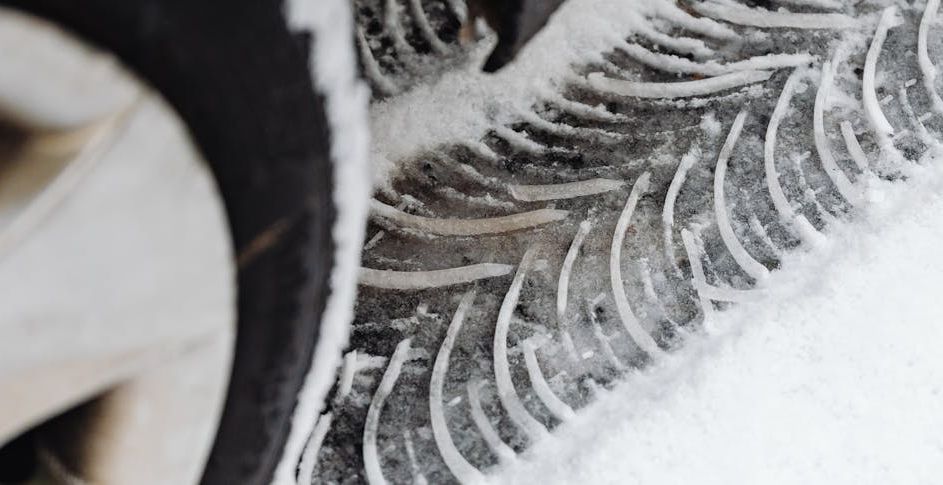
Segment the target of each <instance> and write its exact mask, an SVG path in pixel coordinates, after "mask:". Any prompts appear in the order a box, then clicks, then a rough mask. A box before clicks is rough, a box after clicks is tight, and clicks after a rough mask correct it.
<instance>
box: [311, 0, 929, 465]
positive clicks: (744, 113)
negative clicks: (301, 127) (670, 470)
mask: <svg viewBox="0 0 943 485" xmlns="http://www.w3.org/2000/svg"><path fill="white" fill-rule="evenodd" d="M357 3H358V5H361V6H366V8H363V9H362V10H361V14H362V17H361V21H366V22H372V25H373V27H371V26H370V25H371V24H370V23H368V24H366V25H362V26H361V31H362V32H365V33H366V35H365V36H363V37H364V39H366V41H364V39H361V53H362V57H363V59H362V62H363V63H364V68H363V70H364V72H365V73H366V76H367V77H368V78H369V79H370V81H371V83H372V84H373V85H374V86H379V87H381V90H382V88H384V86H385V87H386V89H385V91H386V92H385V93H384V95H385V96H384V97H382V98H381V99H379V100H378V101H376V103H375V105H374V109H373V111H372V114H373V115H374V117H375V118H374V119H373V122H374V129H375V135H376V138H375V140H374V152H375V155H376V157H377V159H378V160H380V161H381V163H386V164H388V165H385V166H388V167H389V177H388V178H387V180H386V181H385V182H386V183H385V184H384V185H383V186H382V187H381V190H380V191H379V192H378V193H377V194H376V195H375V201H374V202H373V206H372V217H371V225H370V227H369V229H368V241H369V242H368V243H367V246H366V248H365V252H364V259H363V263H362V264H363V266H364V267H365V268H369V269H366V270H364V272H363V273H362V280H361V282H362V288H361V292H360V296H359V297H358V307H357V315H356V320H355V324H354V328H353V334H352V338H351V347H352V348H351V349H350V351H349V353H348V354H346V356H345V360H344V367H343V368H342V370H341V372H340V374H339V376H338V383H337V386H336V388H335V392H334V393H333V395H332V399H331V405H330V406H329V408H328V410H327V411H328V412H327V413H325V414H324V415H323V416H322V418H321V420H320V421H319V426H318V429H319V432H318V433H317V437H318V440H317V441H316V442H315V446H314V447H313V449H311V451H310V460H309V466H308V467H307V470H313V471H314V474H313V476H314V482H315V483H334V482H343V481H347V480H350V477H354V476H355V477H357V480H359V481H367V482H370V483H382V482H383V481H384V480H385V481H389V482H392V483H424V482H427V481H428V482H430V483H451V482H453V481H457V482H461V483H475V482H479V481H481V480H482V479H483V478H484V477H485V475H486V474H487V473H489V472H490V471H491V470H494V469H496V468H497V467H499V466H500V465H511V464H513V463H515V462H516V461H518V460H526V459H527V454H526V453H524V452H525V450H527V449H529V448H531V446H532V445H533V444H535V443H538V442H541V441H552V440H548V439H547V437H548V436H549V434H550V432H552V431H553V430H554V428H556V427H557V426H558V425H560V424H561V423H564V422H566V421H568V420H570V419H571V418H572V417H573V416H574V414H575V413H578V412H579V410H580V408H582V407H584V406H586V405H587V404H588V403H590V402H592V401H593V400H594V399H595V396H597V395H600V394H605V393H606V390H607V388H609V387H611V386H612V385H614V384H615V383H618V382H621V381H623V380H624V379H625V378H626V376H629V375H631V374H633V373H635V372H636V371H638V370H639V369H644V368H647V367H648V366H649V364H650V363H652V362H658V361H664V360H665V359H666V356H667V355H668V354H671V353H672V352H673V351H674V350H675V349H677V348H678V347H679V346H682V345H684V344H685V343H686V342H691V341H692V340H696V339H703V338H707V337H708V336H709V335H710V334H711V333H712V332H713V331H714V330H715V329H714V328H712V327H711V323H712V322H713V321H714V320H713V316H714V315H716V314H717V313H718V312H721V311H723V310H724V309H725V308H729V307H730V306H732V305H736V304H737V303H738V302H742V301H751V300H753V299H755V298H759V297H761V296H762V295H763V293H764V291H763V286H764V285H765V284H767V281H768V279H769V278H768V275H769V273H770V272H773V271H775V270H776V269H777V268H779V267H780V266H781V265H782V264H786V263H785V262H787V261H788V260H789V254H790V252H792V251H793V250H795V249H796V248H800V247H811V246H814V245H816V244H818V243H820V242H821V241H823V240H825V238H827V237H828V233H829V230H830V228H832V227H834V225H835V224H836V223H837V222H840V221H842V220H848V219H850V218H853V217H856V215H857V214H859V213H861V212H863V210H864V209H863V208H864V207H865V205H866V204H868V202H869V201H868V198H867V194H868V186H869V184H872V183H881V182H880V181H884V180H893V179H898V178H902V177H905V176H906V175H905V173H906V170H904V169H903V168H902V167H904V166H906V165H907V164H909V163H915V162H917V163H919V161H920V160H924V161H925V160H930V159H932V157H933V156H934V155H936V156H937V157H938V156H939V154H940V146H941V145H940V143H941V140H943V102H940V94H941V92H943V86H941V82H940V77H939V76H936V77H934V69H933V66H932V64H930V63H932V62H936V63H939V61H940V60H941V56H943V35H941V26H940V24H939V22H938V21H935V20H934V16H936V15H937V11H938V10H939V6H940V3H939V1H935V0H930V1H928V2H925V3H924V2H917V3H914V4H907V5H904V4H902V3H900V2H898V3H897V4H895V5H890V3H891V2H879V3H881V4H882V5H880V6H878V5H875V4H853V3H851V2H835V1H831V0H782V1H774V2H771V4H770V6H769V8H768V9H764V8H759V7H756V6H755V5H747V4H742V5H741V4H735V3H733V2H721V1H717V2H714V1H708V2H701V1H697V0H693V1H688V2H680V3H676V2H673V1H670V0H658V1H653V2H630V1H623V2H620V1H612V2H604V1H594V0H571V2H569V4H567V5H564V7H563V8H562V9H561V11H560V13H559V14H558V16H559V17H560V19H559V22H557V24H556V25H553V24H551V26H550V27H549V31H548V32H545V34H546V36H545V38H544V39H537V45H536V46H535V47H534V50H532V51H530V52H528V51H525V52H523V53H522V55H523V56H524V58H523V59H521V63H522V64H523V66H524V67H523V68H521V67H520V66H517V67H515V66H511V69H510V71H511V72H505V73H502V74H501V75H499V77H498V78H496V80H495V81H490V80H489V79H488V78H483V77H481V76H479V75H478V74H477V73H476V72H474V66H472V67H469V66H465V67H463V68H461V69H458V72H448V73H447V74H446V75H445V76H444V77H440V78H438V79H437V80H434V81H433V82H431V83H429V84H425V85H422V86H421V87H420V88H418V89H414V90H413V92H408V91H409V89H411V87H412V86H413V84H411V83H410V82H401V81H400V80H402V79H409V77H410V76H409V73H411V72H412V73H421V72H425V71H428V70H429V69H430V66H431V64H430V63H429V62H428V57H427V56H426V57H423V55H420V56H418V57H419V58H420V59H418V60H415V59H417V52H420V50H421V49H417V48H414V47H410V45H409V44H410V43H411V42H410V39H419V40H420V41H422V38H421V36H420V34H421V35H425V36H428V33H423V29H418V28H416V27H414V26H416V25H420V26H421V25H422V22H425V20H424V19H423V18H422V17H416V16H415V14H414V13H413V12H415V11H416V9H415V7H414V6H415V5H416V4H419V5H421V6H422V7H423V8H425V9H426V17H429V18H433V25H437V24H436V23H435V19H437V18H439V19H443V18H447V15H450V14H448V12H454V11H460V9H453V10H449V8H451V6H452V5H453V4H455V3H456V2H451V1H441V2H434V1H431V0H429V1H422V2H413V1H408V0H389V1H386V0H384V1H378V0H358V2H357ZM764 3H769V2H764ZM885 3H886V4H887V8H886V9H885V7H884V5H883V4H885ZM407 7H408V8H407ZM384 8H385V9H386V10H387V11H389V12H393V14H391V15H387V16H386V17H385V18H386V19H387V20H385V21H384V20H383V19H384V14H383V13H382V12H383V9H384ZM780 8H782V10H779V9H780ZM377 12H380V13H379V14H378V13H377ZM435 12H440V13H438V14H437V13H435ZM441 12H446V14H447V15H445V16H443V14H441ZM367 14H370V15H367ZM410 16H412V17H413V18H412V19H411V18H409V17H410ZM377 18H379V19H380V20H377ZM417 18H418V21H417V20H416V19H417ZM898 20H899V22H898ZM381 27H382V28H381ZM426 30H428V29H426ZM885 35H886V39H885V38H884V37H885ZM594 36H595V38H594ZM444 38H445V34H443V39H444ZM404 40H405V42H404ZM422 42H427V41H422ZM541 42H548V43H549V44H547V45H545V46H541V45H540V44H541ZM365 47H366V48H365ZM450 48H453V47H450ZM597 48H598V50H596V49H597ZM472 50H474V49H472ZM420 54H421V53H420ZM466 54H467V52H463V53H462V54H457V55H456V58H459V57H461V56H462V55H466ZM577 54H578V55H579V56H582V57H579V56H577ZM528 55H533V56H538V57H540V56H544V57H542V58H538V59H535V60H533V61H531V60H529V59H528V58H527V56H528ZM557 58H562V59H564V61H565V62H570V61H571V60H574V62H573V63H571V64H569V65H566V66H563V67H564V68H563V69H561V68H560V66H559V64H560V62H558V61H557ZM411 59H413V61H411ZM411 62H412V63H414V65H411V64H410V63H411ZM459 64H461V61H459ZM479 65H480V64H479ZM463 69H464V70H463ZM542 76H547V77H548V78H549V79H544V78H543V77H542ZM403 86H405V87H403ZM534 86H536V87H534ZM532 87H533V89H532ZM456 106H461V107H462V109H463V110H464V111H462V110H458V109H455V107H456ZM381 166H383V165H381ZM417 403H421V405H417ZM304 483H307V482H304Z"/></svg>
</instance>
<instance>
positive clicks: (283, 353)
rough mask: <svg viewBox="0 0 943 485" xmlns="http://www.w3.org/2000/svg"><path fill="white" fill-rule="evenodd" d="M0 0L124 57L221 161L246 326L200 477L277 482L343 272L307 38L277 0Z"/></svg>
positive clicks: (241, 483) (242, 484)
mask: <svg viewBox="0 0 943 485" xmlns="http://www.w3.org/2000/svg"><path fill="white" fill-rule="evenodd" d="M0 5H6V6H10V7H13V8H17V9H20V10H22V11H25V12H28V13H31V14H34V15H37V16H39V17H42V18H45V19H48V20H51V21H53V22H55V23H57V24H59V25H61V26H62V27H64V28H66V29H67V30H70V31H72V32H74V33H76V34H78V35H79V36H80V37H82V38H84V39H86V40H88V41H89V42H91V43H92V44H95V45H98V46H99V47H101V48H103V49H104V50H106V51H110V52H113V53H114V54H116V55H117V56H118V57H119V58H120V59H121V60H122V61H123V62H124V63H125V64H126V65H127V66H129V67H130V68H131V69H132V70H133V71H135V72H136V73H137V74H138V75H140V76H141V77H142V78H143V79H144V80H145V81H146V82H147V83H149V84H150V85H151V86H153V87H154V88H155V89H156V90H157V91H159V92H160V93H161V94H162V95H163V96H164V97H165V98H166V99H167V100H168V101H169V102H170V104H171V105H172V106H173V107H174V108H175V109H176V111H177V112H178V113H179V114H180V116H181V117H182V119H183V120H184V121H185V123H186V124H187V126H188V127H189V130H190V132H191V134H192V136H193V138H194V139H195V141H196V143H197V145H198V146H199V148H200V150H201V151H202V153H203V155H204V156H205V158H206V159H207V160H208V162H209V164H210V165H211V167H212V170H213V173H214V174H215V177H216V180H217V182H218V184H219V188H220V190H221V192H222V195H223V198H224V199H225V204H226V210H227V213H228V216H229V222H230V226H231V229H232V238H233V245H234V248H235V251H236V254H237V255H238V265H239V273H238V274H239V276H238V283H239V309H238V311H239V323H238V336H237V343H236V358H235V364H234V368H233V374H232V381H231V383H230V388H229V393H228V396H227V402H226V408H225V411H224V414H223V418H222V423H221V426H220V430H219V434H218V436H217V441H216V444H215V446H214V449H213V451H212V455H211V457H210V461H209V464H208V465H207V468H206V472H205V475H204V477H203V481H202V483H203V484H204V485H262V484H267V483H269V481H270V480H271V477H272V475H273V472H274V470H275V467H276V466H277V464H278V462H279V459H280V455H281V452H282V449H283V445H284V442H285V440H286V438H287V436H288V431H289V426H290V418H291V415H292V412H293V410H294V407H295V404H296V398H297V393H298V390H299V389H300V387H301V384H302V382H303V379H304V377H305V375H306V374H307V372H308V370H309V366H310V363H311V357H312V353H313V351H314V346H315V344H316V343H317V340H318V336H319V330H320V325H319V324H320V318H321V315H322V314H323V311H324V307H325V302H326V301H327V298H328V294H329V287H328V277H329V275H330V270H331V268H332V266H333V254H334V246H333V242H332V239H331V231H330V228H331V227H332V225H333V222H334V219H335V217H336V215H335V208H334V204H333V201H332V199H331V187H332V183H333V182H332V169H331V166H332V162H331V160H330V158H329V154H328V151H329V146H330V132H329V127H328V123H327V120H326V118H325V113H324V99H323V98H322V97H321V96H320V95H319V94H318V93H317V92H316V89H315V87H314V85H313V81H312V77H311V72H310V71H309V68H308V66H309V54H310V52H309V51H310V47H311V44H310V39H309V38H307V36H306V35H299V34H296V33H293V32H290V31H289V30H288V28H287V26H286V24H285V18H284V12H283V5H282V1H281V0H229V1H227V2H214V1H209V0H85V1H82V2H75V1H74V0H0ZM24 48H28V46H24ZM168 304H173V302H168ZM181 399H186V396H181Z"/></svg>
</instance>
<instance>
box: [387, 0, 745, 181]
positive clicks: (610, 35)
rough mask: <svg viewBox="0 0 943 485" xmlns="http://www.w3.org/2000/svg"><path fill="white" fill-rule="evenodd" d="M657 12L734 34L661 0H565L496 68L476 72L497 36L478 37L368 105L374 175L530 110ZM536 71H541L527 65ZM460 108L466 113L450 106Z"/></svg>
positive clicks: (701, 28)
mask: <svg viewBox="0 0 943 485" xmlns="http://www.w3.org/2000/svg"><path fill="white" fill-rule="evenodd" d="M656 14H657V15H659V16H662V17H664V18H671V19H676V20H678V21H679V22H684V23H685V24H691V25H693V26H694V28H696V29H697V30H698V31H706V32H709V33H711V34H714V35H718V36H727V37H729V36H731V35H735V34H732V32H730V31H729V30H728V29H725V28H724V27H722V26H720V25H719V24H716V23H715V22H713V21H711V20H709V19H703V18H701V19H695V18H693V17H691V16H690V15H689V14H687V13H685V12H684V11H682V10H680V9H678V8H677V7H676V6H674V5H672V4H670V3H669V2H665V1H663V0H633V1H632V2H613V1H611V0H570V1H568V2H566V3H565V4H563V5H562V6H561V7H560V9H559V11H558V12H557V13H556V14H555V15H554V16H553V17H552V18H551V19H550V21H549V22H548V24H547V26H546V27H545V28H544V29H543V30H542V31H541V32H540V33H539V34H537V36H535V37H534V39H533V40H532V41H531V42H530V43H529V44H528V45H527V47H525V48H524V51H523V52H521V53H520V54H519V56H518V58H517V60H516V61H515V62H514V63H512V64H511V65H509V66H507V67H505V68H504V69H502V70H501V71H500V72H498V73H496V74H486V73H482V72H481V65H482V64H483V62H484V59H485V57H486V56H487V55H488V54H489V53H490V52H491V49H492V48H493V47H494V46H493V41H494V39H491V40H490V41H486V42H481V43H479V45H478V46H476V47H475V49H474V52H472V53H471V54H470V58H469V59H468V62H467V63H466V64H465V65H464V66H459V67H457V68H455V69H451V70H450V71H449V72H448V73H446V74H444V75H443V76H442V77H441V78H439V79H438V80H436V81H435V82H431V83H423V84H422V85H418V86H416V87H415V88H414V89H412V90H411V91H409V92H406V93H404V94H401V95H398V96H396V97H394V98H391V99H389V100H386V101H382V102H379V103H374V104H373V105H372V106H371V107H370V119H371V132H372V135H373V140H372V141H373V145H372V149H371V158H372V160H373V163H374V167H375V174H374V180H375V181H376V183H377V184H379V185H386V184H388V183H389V181H390V180H392V178H393V176H394V175H395V174H396V173H397V166H396V164H395V161H396V160H401V159H404V158H406V157H407V156H408V155H411V154H414V153H417V152H422V150H423V149H430V148H433V147H436V146H440V145H443V144H448V143H453V142H457V143H461V142H465V141H467V140H475V139H478V138H480V137H481V136H482V135H484V134H485V133H487V132H488V130H491V129H494V128H495V127H498V126H502V125H504V124H505V123H506V122H507V121H509V119H508V118H507V116H509V115H506V114H505V115H501V114H499V113H520V112H527V111H530V109H531V107H532V106H533V104H534V102H535V101H537V100H538V99H540V98H541V97H554V96H555V94H554V93H555V92H556V91H557V90H556V89H555V88H556V87H559V86H560V85H561V84H563V82H565V81H567V80H572V78H573V77H574V75H575V74H574V72H573V66H574V65H577V64H584V63H586V62H587V61H593V60H601V59H602V58H601V55H600V53H601V52H605V51H606V50H608V49H609V48H610V47H611V46H612V45H615V44H616V43H618V42H621V40H622V39H624V38H626V37H627V36H628V35H630V34H631V33H632V32H634V31H635V30H636V29H635V27H633V26H637V25H646V24H647V20H646V18H647V17H651V16H654V15H656ZM535 72H539V73H541V75H540V76H534V75H533V74H532V73H535ZM455 113H464V114H466V115H464V116H450V114H455Z"/></svg>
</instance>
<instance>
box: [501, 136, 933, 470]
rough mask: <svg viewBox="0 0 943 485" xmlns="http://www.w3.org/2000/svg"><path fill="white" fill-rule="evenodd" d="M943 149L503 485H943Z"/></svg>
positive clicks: (557, 435) (578, 421)
mask: <svg viewBox="0 0 943 485" xmlns="http://www.w3.org/2000/svg"><path fill="white" fill-rule="evenodd" d="M940 165H943V156H941V154H940V153H936V154H931V155H928V156H925V157H924V158H923V160H922V165H920V166H916V165H915V166H912V167H910V168H908V169H907V172H908V176H909V177H908V178H909V180H908V181H907V182H904V183H892V182H882V181H878V180H872V181H870V182H869V184H868V186H869V189H868V193H867V194H866V196H867V199H868V201H869V202H868V204H867V208H865V209H863V216H862V217H861V218H860V219H857V222H854V223H848V224H843V225H840V226H838V227H836V228H834V229H833V230H832V232H831V233H830V234H829V238H828V242H826V243H825V245H824V246H822V247H819V248H815V249H814V250H812V251H806V252H796V253H793V254H790V255H787V256H786V259H785V261H784V265H783V267H784V268H785V269H783V270H781V271H777V272H774V273H773V274H771V276H770V282H769V285H768V288H769V291H768V292H767V293H766V295H765V297H764V298H763V299H762V300H760V301H757V302H754V303H745V304H742V305H738V306H737V307H735V308H733V309H731V310H729V311H726V312H719V313H715V315H714V319H713V323H714V324H715V325H714V326H715V327H716V328H718V329H720V334H719V336H712V337H710V338H707V337H703V336H694V337H693V338H691V339H689V340H690V341H689V343H688V344H687V345H686V346H685V347H684V348H683V349H681V350H680V351H678V352H677V353H675V354H671V355H670V356H668V357H666V359H665V360H663V361H662V363H661V364H658V365H656V366H655V367H654V368H652V369H650V370H648V371H646V372H644V373H639V374H636V375H634V376H633V377H631V378H629V379H627V381H626V382H624V383H622V384H620V385H619V386H618V387H616V388H615V389H614V390H612V391H611V392H609V393H607V394H604V395H603V396H601V398H600V399H599V400H598V401H597V402H596V403H594V404H592V405H591V406H590V407H588V408H586V409H584V410H582V411H581V412H580V413H578V416H577V418H575V419H574V420H571V421H569V422H567V423H565V424H564V425H562V426H561V427H560V428H559V429H558V430H556V431H555V432H554V434H553V438H552V439H550V440H548V441H547V442H544V443H540V444H538V445H537V446H535V447H533V448H531V449H530V450H528V451H527V452H526V453H525V455H523V458H524V459H522V460H518V462H516V463H515V464H513V465H509V466H507V467H506V468H505V469H504V470H503V471H502V472H501V473H499V474H496V475H495V476H494V478H493V481H494V482H495V483H544V484H554V483H561V484H562V483H593V484H607V483H613V484H615V483H619V484H623V483H718V484H729V483H765V484H769V483H829V484H841V483H849V484H862V483H913V484H916V483H936V482H937V481H938V480H939V477H940V476H943V435H941V433H940V430H943V354H941V353H940V352H939V344H940V342H941V341H943V325H941V322H943V299H941V298H940V296H939V295H940V290H941V289H943V260H941V258H939V250H938V248H939V241H940V240H943V218H941V217H940V214H941V213H943V167H941V166H940Z"/></svg>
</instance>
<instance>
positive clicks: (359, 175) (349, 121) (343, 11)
mask: <svg viewBox="0 0 943 485" xmlns="http://www.w3.org/2000/svg"><path fill="white" fill-rule="evenodd" d="M285 15H286V19H287V21H288V24H289V25H290V26H291V28H293V29H295V30H299V31H306V32H309V33H311V34H313V35H312V56H311V59H310V62H311V72H312V73H313V76H314V82H315V85H316V88H317V89H318V91H319V92H320V93H321V94H323V95H324V97H325V105H326V107H327V109H326V111H327V113H326V115H327V118H328V123H329V124H330V126H331V134H332V143H331V158H332V160H333V161H334V163H333V174H332V175H333V180H334V193H333V194H332V198H333V200H334V205H335V209H336V210H337V221H338V222H337V223H336V224H335V225H334V227H333V228H332V230H331V236H332V238H333V240H334V245H335V251H334V267H333V268H332V270H331V280H330V285H331V292H330V296H329V297H328V301H327V304H326V307H325V309H324V314H323V315H322V317H321V328H320V332H319V339H318V343H317V346H316V348H315V351H314V355H313V359H312V362H311V368H310V371H309V372H308V375H307V376H306V377H305V381H304V384H303V386H302V388H301V391H300V392H299V393H298V402H297V404H296V405H295V410H294V412H293V414H292V421H291V429H290V431H289V434H288V439H287V440H286V443H285V448H284V452H283V453H282V457H281V460H279V463H278V467H277V468H276V470H275V477H274V478H273V480H272V482H273V483H275V484H277V485H288V484H293V483H296V479H295V473H294V472H295V469H296V467H297V465H298V463H299V462H300V461H301V459H302V453H303V451H304V448H305V442H306V441H307V440H309V439H310V438H312V436H311V432H312V430H313V429H314V427H315V421H316V420H317V419H318V413H319V412H320V411H321V410H322V409H321V408H322V404H323V400H324V396H326V395H327V392H328V390H329V388H330V386H331V383H332V382H333V381H334V379H333V377H334V374H335V372H336V371H337V368H338V366H339V364H340V362H341V350H342V348H343V347H344V346H345V345H346V344H347V338H348V334H349V332H350V323H351V321H353V318H354V315H353V313H354V310H353V305H352V304H351V302H352V301H354V299H355V295H356V291H357V277H358V267H359V266H360V254H361V249H362V244H363V240H364V233H365V231H366V224H365V223H364V221H365V220H366V217H367V211H368V203H369V199H370V192H371V188H372V184H371V183H370V175H371V174H370V163H369V158H368V153H367V152H368V147H369V141H368V140H369V133H368V132H367V126H368V122H367V103H368V102H369V99H368V98H369V93H368V90H367V88H366V86H365V85H364V84H363V83H362V82H360V81H358V80H357V77H356V71H355V66H356V62H357V60H356V58H355V56H354V55H353V54H352V53H353V52H354V48H353V22H339V21H337V19H348V18H351V15H350V3H349V2H347V1H346V0H331V1H321V2H303V1H301V0H291V1H290V2H288V3H286V12H285ZM314 438H317V437H316V436H314ZM316 443H317V440H316V439H315V440H314V441H313V442H312V443H311V446H314V445H315V444H316Z"/></svg>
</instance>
